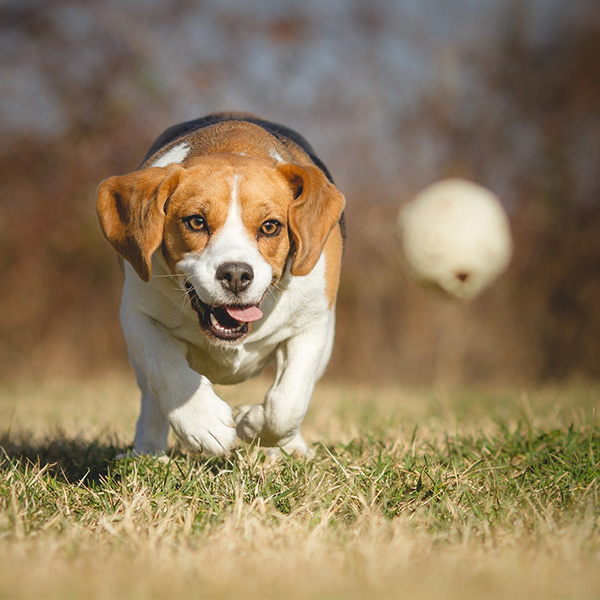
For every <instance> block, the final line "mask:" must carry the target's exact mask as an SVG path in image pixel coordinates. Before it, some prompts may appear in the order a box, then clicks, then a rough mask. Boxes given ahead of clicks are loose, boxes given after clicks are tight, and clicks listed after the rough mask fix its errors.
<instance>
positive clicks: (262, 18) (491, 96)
mask: <svg viewBox="0 0 600 600" xmlns="http://www.w3.org/2000/svg"><path fill="white" fill-rule="evenodd" d="M599 8H600V4H599V3H598V2H596V1H594V0H590V1H589V2H587V1H585V0H570V1H569V2H565V1H564V0H487V1H480V0H453V1H452V2H445V1H443V0H389V1H386V0H372V1H370V2H365V1H364V0H327V1H323V0H302V1H292V0H289V1H287V0H198V1H193V0H120V1H117V0H86V1H85V2H81V1H80V0H37V1H36V0H2V1H0V57H1V65H2V66H1V70H0V127H1V133H2V135H1V136H0V289H1V294H0V314H1V315H2V318H1V320H0V378H2V379H3V380H5V381H7V380H8V381H11V380H14V379H17V378H22V377H31V378H37V377H39V376H54V375H59V376H63V375H64V376H81V377H87V376H90V375H92V374H96V373H101V372H103V371H104V370H107V369H109V370H115V369H116V370H120V369H128V368H129V367H128V363H127V354H126V348H125V344H124V341H123V338H122V334H121V330H120V324H119V322H118V307H119V298H120V289H121V282H122V276H121V273H120V271H119V268H118V265H117V261H116V259H115V256H114V254H113V252H112V249H111V248H110V247H109V245H108V244H107V243H106V242H105V241H104V239H103V238H102V236H101V233H100V231H99V228H98V226H97V223H96V216H95V208H94V202H95V191H96V187H97V185H98V183H99V182H100V181H101V180H102V179H104V178H105V177H108V176H110V175H114V174H122V173H126V172H130V171H132V170H135V169H136V168H137V167H138V165H139V163H140V161H141V159H142V157H143V155H144V153H145V152H146V150H147V149H148V147H149V145H150V144H151V142H152V141H153V139H154V138H155V137H156V136H157V135H158V134H159V133H160V132H161V131H162V130H163V129H165V128H166V127H168V126H169V125H172V124H174V123H176V122H179V121H183V120H188V119H192V118H196V117H198V116H201V115H203V114H205V113H208V112H211V111H216V110H244V111H250V112H254V113H257V114H259V115H261V116H263V117H265V118H267V119H270V120H274V121H279V122H282V123H284V124H286V125H287V126H289V127H292V128H294V129H296V130H298V131H299V132H300V133H301V134H302V135H304V136H305V137H306V138H307V139H308V140H309V141H310V143H311V144H312V145H313V147H314V148H315V150H316V152H317V154H318V155H319V156H320V157H321V158H322V160H323V161H324V162H325V164H327V166H328V167H329V169H330V170H331V172H332V174H333V176H334V178H335V180H336V183H337V185H338V187H339V188H340V189H341V190H342V192H343V193H344V194H345V195H346V198H347V202H348V208H347V218H348V247H347V252H346V257H345V262H344V267H343V278H342V283H341V289H340V295H339V302H338V315H339V317H338V330H337V343H336V350H335V353H334V357H333V360H332V363H331V366H330V369H329V372H328V377H329V378H331V379H332V380H335V379H340V380H342V379H343V380H345V381H352V380H357V381H358V380H364V381H387V380H389V381H392V380H393V381H403V382H406V383H407V384H417V385H420V384H431V383H448V384H463V383H483V382H489V383H492V384H502V385H505V384H511V385H512V384H514V385H527V384H532V385H535V384H539V383H544V382H549V381H556V380H564V379H573V378H579V379H597V378H598V377H599V376H600V59H599V58H600V10H599ZM451 175H454V176H462V177H466V178H469V179H472V180H474V181H477V182H478V183H481V184H483V185H486V186H488V187H490V188H491V189H492V190H493V191H494V192H495V193H496V194H498V195H499V196H500V198H501V199H502V201H503V203H504V206H505V208H506V209H507V211H508V212H509V216H510V218H511V222H512V226H513V234H514V241H515V255H514V259H513V262H512V265H511V267H510V270H509V271H508V273H507V274H506V275H505V276H504V277H503V278H502V279H501V280H500V281H499V282H498V283H497V284H496V285H495V286H494V287H492V288H491V289H490V290H488V291H486V292H485V293H484V294H482V295H481V296H480V297H479V298H477V299H476V300H474V301H471V302H469V303H466V304H464V303H462V304H458V303H453V302H451V301H447V300H445V299H442V298H438V297H437V296H434V295H431V294H429V293H428V292H426V291H424V290H422V289H420V288H419V287H417V286H416V285H415V284H414V283H413V282H412V281H411V280H410V279H409V278H407V276H406V275H405V271H404V269H403V265H402V258H401V256H400V254H399V251H398V247H399V246H398V244H397V238H396V236H397V230H396V218H397V212H398V209H399V207H400V206H401V205H402V204H403V203H404V202H406V201H408V200H409V199H411V198H412V197H413V196H414V194H415V193H416V192H417V191H419V190H420V189H421V188H422V187H424V186H426V185H428V184H430V183H431V182H433V181H434V180H437V179H440V178H442V177H446V176H451Z"/></svg>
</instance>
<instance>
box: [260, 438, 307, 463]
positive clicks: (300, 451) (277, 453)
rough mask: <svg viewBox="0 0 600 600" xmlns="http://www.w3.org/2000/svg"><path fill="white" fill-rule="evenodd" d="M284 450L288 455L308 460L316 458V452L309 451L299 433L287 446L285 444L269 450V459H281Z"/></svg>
mask: <svg viewBox="0 0 600 600" xmlns="http://www.w3.org/2000/svg"><path fill="white" fill-rule="evenodd" d="M282 450H283V451H284V452H285V453H286V454H292V455H294V456H302V457H304V458H307V459H311V458H314V456H315V451H314V450H311V449H309V447H308V446H307V444H306V442H305V441H304V438H303V437H302V434H301V433H298V434H297V435H296V437H295V438H294V439H293V440H292V441H290V442H288V443H287V444H284V445H283V446H279V447H277V448H269V454H268V455H269V458H271V459H277V458H280V457H281V456H282V452H281V451H282Z"/></svg>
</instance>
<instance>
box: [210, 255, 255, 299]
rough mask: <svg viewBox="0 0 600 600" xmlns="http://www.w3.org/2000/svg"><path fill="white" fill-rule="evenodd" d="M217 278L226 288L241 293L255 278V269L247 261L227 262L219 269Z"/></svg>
mask: <svg viewBox="0 0 600 600" xmlns="http://www.w3.org/2000/svg"><path fill="white" fill-rule="evenodd" d="M216 278H217V281H220V282H221V285H222V286H223V287H224V288H225V289H226V290H229V291H231V292H233V293H234V294H239V293H240V292H243V291H244V290H245V289H246V288H247V287H248V286H249V285H250V282H251V281H252V280H253V279H254V271H253V270H252V267H251V266H250V265H248V264H246V263H240V262H227V263H223V264H222V265H221V266H220V267H219V268H218V269H217V273H216Z"/></svg>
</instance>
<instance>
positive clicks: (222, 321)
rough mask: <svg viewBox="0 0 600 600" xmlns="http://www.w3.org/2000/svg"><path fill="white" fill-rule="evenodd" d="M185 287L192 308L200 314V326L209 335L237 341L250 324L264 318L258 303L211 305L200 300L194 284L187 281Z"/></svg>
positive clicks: (219, 338) (244, 333) (228, 340)
mask: <svg viewBox="0 0 600 600" xmlns="http://www.w3.org/2000/svg"><path fill="white" fill-rule="evenodd" d="M185 288H186V291H187V294H188V297H189V299H190V301H191V304H192V308H193V309H194V310H195V311H196V313H197V314H198V320H199V321H200V327H201V328H202V330H203V331H204V332H205V333H207V334H208V335H209V336H211V337H213V338H216V339H217V340H222V341H226V342H235V341H238V340H240V339H242V338H243V337H244V336H246V335H247V334H248V332H249V330H250V324H251V323H253V322H254V321H258V320H259V319H261V318H262V316H263V313H262V311H261V310H260V308H259V307H258V306H257V305H254V304H251V305H247V304H246V305H234V304H231V305H221V306H211V305H209V304H206V303H205V302H202V300H200V298H199V296H198V294H197V293H196V290H195V289H194V286H193V285H192V284H191V283H189V282H186V283H185Z"/></svg>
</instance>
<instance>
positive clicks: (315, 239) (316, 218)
mask: <svg viewBox="0 0 600 600" xmlns="http://www.w3.org/2000/svg"><path fill="white" fill-rule="evenodd" d="M278 168H279V170H280V172H281V173H283V175H284V176H285V177H286V179H287V180H288V181H289V183H290V186H291V188H292V191H293V193H294V198H295V199H294V201H293V202H292V203H291V204H290V207H289V209H288V227H289V230H290V233H291V236H292V240H293V242H294V249H295V254H294V258H293V260H292V265H291V267H290V273H291V274H292V275H297V276H302V275H308V274H309V273H310V272H311V271H312V270H313V268H314V266H315V265H316V264H317V262H318V261H319V257H320V256H321V253H322V252H323V247H324V246H325V242H326V241H327V238H328V236H329V234H330V233H331V230H332V229H333V228H334V227H335V226H336V225H337V223H338V222H339V220H340V217H341V216H342V213H343V211H344V206H345V204H346V200H345V199H344V196H343V195H342V194H341V193H340V191H339V190H338V189H337V188H336V187H335V186H334V185H333V184H332V183H331V182H330V181H329V180H328V179H327V177H325V174H324V173H323V171H321V169H319V168H318V167H314V166H305V167H301V166H300V165H293V164H282V165H279V167H278Z"/></svg>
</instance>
